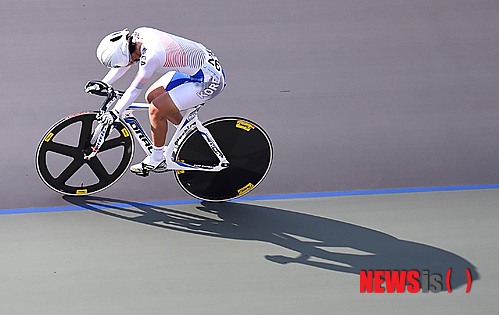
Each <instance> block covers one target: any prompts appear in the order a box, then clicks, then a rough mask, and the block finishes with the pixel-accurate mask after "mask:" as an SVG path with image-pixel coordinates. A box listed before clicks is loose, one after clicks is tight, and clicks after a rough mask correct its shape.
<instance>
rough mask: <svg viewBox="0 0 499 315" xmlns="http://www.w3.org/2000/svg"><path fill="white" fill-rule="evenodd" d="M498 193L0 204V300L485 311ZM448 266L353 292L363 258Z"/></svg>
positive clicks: (491, 292)
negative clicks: (437, 285)
mask: <svg viewBox="0 0 499 315" xmlns="http://www.w3.org/2000/svg"><path fill="white" fill-rule="evenodd" d="M498 193H499V191H497V190H480V191H460V192H435V193H412V194H393V195H371V196H355V197H353V196H352V197H327V198H312V199H291V200H270V201H269V200H267V201H252V202H249V201H243V202H237V203H223V204H209V203H201V204H188V205H171V206H170V205H165V206H157V205H154V204H152V203H149V204H148V203H136V202H129V201H124V200H113V199H105V198H98V197H93V198H88V199H86V200H82V199H76V200H75V199H69V200H68V201H70V203H74V204H77V205H80V206H81V207H82V209H87V210H81V211H71V212H48V213H28V214H14V215H1V220H0V238H1V239H2V242H1V245H0V252H1V253H2V261H1V269H0V279H1V286H0V288H1V291H0V300H1V301H2V303H0V313H1V314H51V315H57V314H361V313H368V314H402V313H404V314H497V307H498V306H499V304H498V303H497V299H496V293H495V290H496V289H495V288H496V283H498V280H499V274H498V271H497V267H496V265H497V264H496V262H497V259H498V258H499V257H498V243H497V239H499V235H498V229H497V227H496V224H497V222H498V221H499V214H498V212H497V211H496V209H497V204H498V202H499V194H498ZM102 206H104V207H102ZM448 268H452V270H453V273H452V282H451V286H452V290H453V291H452V293H451V294H449V293H447V291H445V292H441V293H417V294H409V293H404V294H397V293H395V294H386V293H385V294H361V293H359V282H360V280H359V279H360V277H359V270H362V269H375V270H379V269H397V270H409V269H419V270H429V271H430V273H440V274H445V272H446V271H447V269H448ZM466 268H468V269H469V270H470V271H471V273H472V276H473V279H474V281H473V284H472V287H471V291H470V292H469V294H466V282H467V280H466V276H465V269H466ZM444 289H445V288H444Z"/></svg>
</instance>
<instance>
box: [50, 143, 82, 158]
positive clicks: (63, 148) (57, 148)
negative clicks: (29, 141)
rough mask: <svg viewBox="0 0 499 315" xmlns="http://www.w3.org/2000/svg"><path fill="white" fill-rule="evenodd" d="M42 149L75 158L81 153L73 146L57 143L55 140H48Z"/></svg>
mask: <svg viewBox="0 0 499 315" xmlns="http://www.w3.org/2000/svg"><path fill="white" fill-rule="evenodd" d="M44 150H45V151H46V152H49V151H50V152H55V153H59V154H62V155H65V156H69V157H73V158H76V157H78V156H79V155H81V154H82V153H81V150H79V149H78V148H75V147H73V146H69V145H67V144H62V143H57V142H49V143H47V144H46V145H45V146H44Z"/></svg>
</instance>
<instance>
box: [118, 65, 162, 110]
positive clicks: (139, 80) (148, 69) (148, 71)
mask: <svg viewBox="0 0 499 315" xmlns="http://www.w3.org/2000/svg"><path fill="white" fill-rule="evenodd" d="M155 57H156V56H155ZM143 60H144V59H143ZM139 62H142V61H139ZM159 66H161V65H160V61H159V58H157V57H156V58H150V59H149V60H147V62H146V63H145V64H143V65H140V66H139V71H138V72H137V75H136V76H135V78H134V79H133V81H132V83H131V84H130V86H129V87H128V89H127V90H126V91H125V94H123V96H122V97H121V98H120V99H119V100H118V102H117V103H116V106H115V107H114V110H116V111H117V112H118V113H119V114H120V115H121V114H123V112H124V111H125V110H126V109H127V108H128V106H130V105H131V104H132V103H133V102H134V101H135V100H136V99H137V97H138V96H139V94H140V92H141V91H142V89H143V88H144V87H145V85H146V83H147V81H149V79H150V78H151V77H152V75H153V74H154V70H156V68H157V67H159Z"/></svg>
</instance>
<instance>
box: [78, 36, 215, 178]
mask: <svg viewBox="0 0 499 315" xmlns="http://www.w3.org/2000/svg"><path fill="white" fill-rule="evenodd" d="M97 58H98V59H99V60H100V62H101V63H102V64H103V65H104V66H106V67H108V68H111V70H109V72H108V73H107V75H106V76H105V77H104V78H103V79H102V82H104V84H105V85H107V84H109V85H111V84H113V83H114V82H115V81H117V80H118V79H119V78H121V77H122V76H123V75H124V74H125V73H126V72H127V71H128V70H129V69H130V68H131V67H132V65H134V64H138V72H137V74H136V76H135V78H134V79H133V81H132V83H131V84H130V86H129V87H128V89H127V90H126V91H125V94H124V95H123V97H122V98H120V99H119V100H118V102H117V103H116V105H115V106H114V108H113V109H112V110H110V111H108V112H106V113H104V114H102V115H99V116H98V117H97V119H98V120H99V122H101V123H103V124H109V125H110V124H113V123H114V121H116V120H117V119H118V117H121V115H122V114H123V112H124V111H125V110H126V109H127V108H128V107H129V106H130V104H132V103H133V102H134V101H135V99H136V98H137V97H138V96H139V94H140V92H141V90H142V89H143V88H144V87H145V85H146V84H147V82H148V81H149V79H150V78H151V77H152V76H153V74H154V73H155V72H159V73H164V75H163V76H162V77H160V78H159V79H158V80H157V81H156V82H155V83H153V84H152V85H151V86H150V87H149V89H148V90H147V92H146V101H147V102H148V103H149V104H151V106H150V108H149V120H150V123H151V136H152V141H153V151H152V154H151V155H150V156H147V157H146V158H145V159H144V160H143V161H142V162H141V163H139V164H135V165H132V166H131V167H130V170H131V171H132V172H133V173H136V174H144V173H147V172H149V171H155V172H162V171H165V170H166V157H165V156H164V147H165V142H166V134H167V131H168V121H170V122H172V123H173V124H175V125H178V124H180V122H181V120H182V114H181V113H180V111H182V110H186V109H189V108H192V107H194V106H196V105H199V104H202V103H204V102H206V101H208V100H210V99H212V98H214V97H215V96H217V95H218V94H219V93H220V92H221V91H222V90H223V89H224V87H225V74H224V72H223V70H222V66H221V64H220V62H219V61H218V59H217V57H216V56H215V55H214V54H213V53H212V52H211V51H210V50H209V49H207V48H206V47H205V46H204V45H202V44H200V43H197V42H194V41H191V40H189V39H185V38H182V37H179V36H176V35H173V34H169V33H165V32H163V31H160V30H157V29H153V28H148V27H141V28H138V29H136V30H135V31H134V32H133V33H131V32H130V31H128V29H124V30H122V31H118V32H114V33H111V34H109V35H108V36H106V37H105V38H104V39H103V40H102V41H101V42H100V44H99V46H98V47H97ZM105 85H104V86H105ZM98 88H102V85H98V84H93V83H91V82H88V83H87V85H86V88H85V90H86V91H87V92H88V91H90V90H92V89H94V90H95V89H98Z"/></svg>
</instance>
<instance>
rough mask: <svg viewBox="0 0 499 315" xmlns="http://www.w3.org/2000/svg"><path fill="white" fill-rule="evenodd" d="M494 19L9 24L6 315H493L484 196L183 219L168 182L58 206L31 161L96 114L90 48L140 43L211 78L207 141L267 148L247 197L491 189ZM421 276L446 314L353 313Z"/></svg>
mask: <svg viewBox="0 0 499 315" xmlns="http://www.w3.org/2000/svg"><path fill="white" fill-rule="evenodd" d="M498 15H499V3H498V2H497V1H481V0H478V1H473V2H470V1H438V2H435V1H417V2H414V1H388V0H381V1H367V0H364V1H312V2H301V1H252V2H240V1H232V2H229V1H211V2H206V1H188V2H172V3H168V2H165V1H161V2H160V1H148V2H147V4H142V5H137V4H136V3H135V2H132V1H128V0H127V1H120V2H117V1H108V2H105V3H102V2H97V1H89V2H86V1H85V2H83V1H66V2H61V1H50V0H49V1H38V2H32V1H25V0H21V1H7V2H5V3H4V7H3V9H2V10H1V11H0V26H1V27H0V33H1V34H2V39H3V45H4V47H5V52H4V63H3V66H2V71H1V72H0V82H1V89H0V96H1V98H0V99H1V105H0V106H1V108H2V109H3V111H4V112H3V115H2V116H1V118H0V120H1V121H0V122H1V130H2V137H1V138H0V144H1V146H2V148H3V149H2V150H1V157H2V158H1V162H2V163H1V164H0V174H1V189H0V209H1V210H0V237H1V239H2V240H3V241H2V243H1V248H0V252H1V253H2V260H1V263H0V266H1V267H2V268H1V271H0V275H1V276H0V279H1V284H0V296H1V300H2V303H1V304H0V312H1V313H2V314H33V313H38V314H68V313H70V314H114V313H116V314H137V313H144V314H170V313H171V314H198V313H205V314H214V313H217V314H235V313H256V314H304V313H310V314H332V313H361V312H367V313H400V312H401V311H403V312H407V313H413V314H419V313H423V312H424V313H430V314H431V313H434V314H442V313H457V314H469V313H482V314H483V313H490V314H493V313H495V312H496V309H497V306H498V305H497V302H496V301H495V300H496V299H495V298H494V296H495V295H496V294H495V284H496V283H498V280H499V276H498V273H497V268H496V267H495V261H497V259H498V258H499V257H498V249H499V248H498V246H497V242H496V240H497V239H498V236H499V235H498V232H497V228H496V226H495V225H496V223H497V222H498V214H497V211H496V209H497V204H498V200H497V199H498V197H497V196H498V191H497V190H495V189H490V190H459V191H452V192H451V191H448V192H426V193H413V194H380V195H361V196H334V195H331V194H325V196H323V198H296V197H297V196H296V195H291V196H290V195H282V196H281V197H278V198H274V199H273V198H271V199H270V200H266V199H260V200H242V201H239V202H238V203H229V204H219V205H216V204H215V205H213V204H200V203H195V202H192V201H188V202H186V203H182V204H178V202H175V201H176V200H184V199H186V198H187V197H186V195H185V194H184V193H183V192H182V191H181V190H180V189H179V188H178V187H177V186H176V184H175V183H174V180H173V176H171V175H168V176H166V177H165V176H154V177H149V178H147V179H142V178H137V177H135V176H133V175H131V174H127V175H125V176H124V177H123V178H122V180H120V181H119V182H118V183H117V184H116V185H114V186H113V187H111V188H110V189H108V190H106V191H105V192H103V193H101V194H99V195H98V196H96V197H91V198H88V199H67V198H66V199H65V198H62V197H61V196H59V195H57V194H55V193H53V192H52V191H51V190H49V189H48V188H46V187H44V185H43V184H42V183H41V181H40V180H39V179H38V176H37V175H36V171H35V168H34V154H35V149H36V146H37V143H38V141H39V140H40V138H41V136H42V135H43V133H44V132H45V131H46V130H47V129H48V127H49V126H50V125H51V124H53V123H54V122H55V121H57V120H58V119H60V118H61V117H63V116H67V115H69V114H72V113H75V112H79V111H84V110H93V109H96V108H97V107H98V106H99V104H100V101H101V100H100V99H98V98H95V97H92V96H89V95H86V94H84V93H83V85H84V84H85V82H86V81H87V80H89V79H99V78H101V77H102V76H103V75H104V74H105V70H104V69H103V68H102V66H101V65H100V64H99V63H98V61H97V59H96V58H95V53H94V52H95V47H96V45H97V43H98V42H99V40H100V39H101V38H102V37H103V36H104V35H105V34H107V33H109V32H111V31H113V30H116V29H120V28H124V27H128V28H130V29H134V28H136V27H139V26H143V25H146V26H153V27H157V28H162V29H165V30H167V31H169V32H171V33H175V34H178V35H182V36H185V37H189V38H192V39H195V40H198V41H200V42H203V43H204V44H206V45H207V46H208V47H210V48H212V49H213V50H214V51H215V52H216V54H217V55H218V57H219V58H220V60H221V61H222V64H223V66H224V69H225V71H226V73H227V76H228V86H227V89H226V91H224V93H223V94H222V95H220V96H219V97H218V98H217V99H216V100H214V101H213V102H212V103H209V104H208V105H207V106H206V108H205V109H203V111H202V113H201V118H202V119H209V118H212V117H215V116H221V115H238V116H245V117H248V118H250V119H253V120H255V121H257V122H258V123H259V124H260V125H262V126H263V127H264V128H265V129H266V130H267V131H268V132H269V134H270V135H271V137H272V139H273V142H274V146H275V159H274V165H273V167H272V170H271V172H270V173H269V176H268V178H267V179H266V180H265V182H264V183H263V184H262V185H261V186H260V187H259V188H258V189H257V190H256V191H255V192H254V194H253V196H254V197H258V196H275V195H276V194H294V193H301V192H311V193H314V192H329V191H351V190H369V191H372V190H373V189H382V190H383V189H387V188H406V187H457V188H458V189H460V188H494V187H496V188H497V186H495V185H496V184H497V183H499V166H498V165H499V163H497V156H499V146H498V145H497V142H498V140H497V136H496V130H497V121H498V119H499V108H498V107H497V103H498V99H499V89H497V88H496V83H497V82H499V80H498V79H499V77H498V76H499V75H498V72H497V69H498V68H499V61H498V59H499V58H497V57H498V54H497V52H498V51H499V39H498V38H497V33H498V31H499V19H498ZM131 76H132V73H130V75H128V76H127V77H126V78H124V79H123V80H121V81H120V83H119V84H117V87H118V88H125V87H126V86H127V83H128V82H129V81H130V79H131ZM141 158H142V156H140V154H139V156H137V157H136V160H140V159H141ZM468 185H470V186H468ZM385 192H390V191H385ZM346 195H349V194H346ZM313 196H314V195H313V194H312V195H305V197H313ZM290 197H291V198H290ZM95 204H104V207H101V206H99V207H97V208H96V206H95ZM19 209H20V210H19ZM21 212H23V214H19V213H21ZM12 213H18V214H12ZM283 262H288V263H287V264H283ZM426 267H427V268H430V269H431V270H436V271H437V272H443V271H445V269H446V268H451V267H453V268H455V269H456V271H457V272H456V273H455V275H454V278H453V287H454V291H453V293H452V294H448V293H439V294H422V293H420V294H415V295H409V294H395V295H387V294H384V295H383V294H381V295H362V294H359V293H358V290H359V276H358V273H359V270H361V269H363V268H367V269H410V268H418V269H423V270H424V268H426ZM463 268H464V269H465V268H469V269H470V270H472V273H473V278H474V279H475V281H474V282H473V287H472V289H471V292H470V293H469V294H466V293H465V289H466V283H465V282H466V281H465V278H464V273H463V272H462V270H463ZM459 270H460V271H459Z"/></svg>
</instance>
